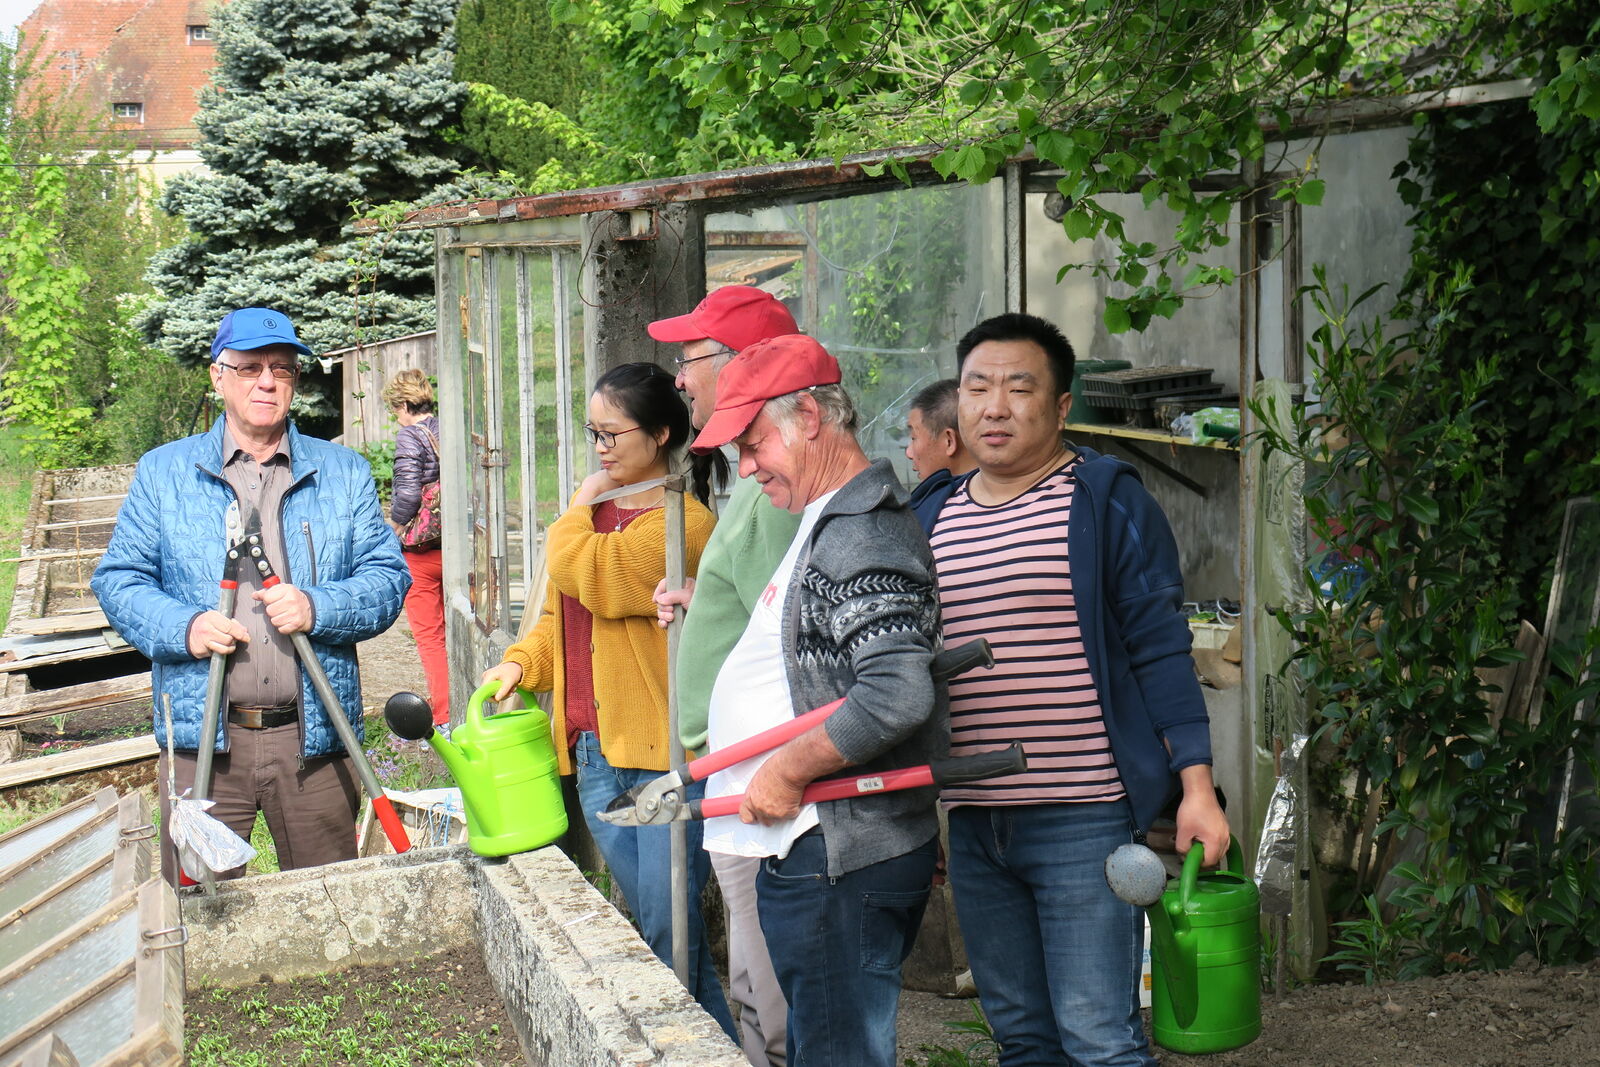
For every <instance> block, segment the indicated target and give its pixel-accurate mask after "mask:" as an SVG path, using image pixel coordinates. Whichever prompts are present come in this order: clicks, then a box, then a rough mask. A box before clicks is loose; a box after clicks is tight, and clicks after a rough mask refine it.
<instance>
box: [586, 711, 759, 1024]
mask: <svg viewBox="0 0 1600 1067" xmlns="http://www.w3.org/2000/svg"><path fill="white" fill-rule="evenodd" d="M572 755H573V762H574V763H575V764H576V765H577V768H578V803H579V804H581V805H582V806H583V821H584V823H586V824H587V825H588V827H589V832H590V833H591V834H593V835H594V840H595V844H597V845H599V846H600V855H602V856H604V857H605V860H606V866H607V867H609V868H610V869H611V878H612V880H613V881H614V882H616V884H617V888H618V889H620V890H622V897H623V899H624V900H626V901H627V903H628V910H629V911H631V912H632V913H633V917H634V920H635V921H636V922H637V923H638V924H639V933H640V935H641V936H642V937H643V938H644V940H645V944H647V945H649V946H650V951H652V952H654V953H655V954H656V958H657V959H659V960H661V962H662V963H664V964H666V965H667V966H668V967H671V966H672V832H671V830H669V829H668V828H667V827H664V826H639V827H631V826H612V825H611V824H610V823H608V822H602V821H600V820H599V819H598V818H596V817H595V813H596V812H598V811H603V810H605V807H606V805H607V804H609V803H610V802H611V800H612V799H613V798H614V797H615V796H616V795H617V794H618V793H623V792H626V791H627V790H629V789H632V788H633V787H634V786H636V785H638V784H639V783H641V782H648V781H651V780H653V779H655V778H658V777H660V775H661V772H660V771H643V770H636V769H633V768H628V767H613V766H611V764H609V763H607V762H606V758H605V757H604V756H602V755H601V754H600V739H599V738H597V737H596V736H595V735H594V734H592V733H587V732H585V733H580V734H579V735H578V744H577V746H576V747H575V748H574V749H573V753H572ZM704 793H705V785H704V783H699V784H697V785H695V786H692V787H691V788H690V789H689V795H690V797H691V798H698V797H700V796H701V795H702V794H704ZM688 825H689V992H690V993H691V994H692V995H693V996H694V998H695V999H696V1000H698V1001H699V1002H700V1006H701V1007H702V1008H704V1009H705V1010H706V1014H708V1015H710V1016H711V1017H712V1018H713V1019H715V1020H716V1022H717V1025H718V1026H720V1027H722V1029H723V1030H724V1031H726V1032H727V1035H728V1037H729V1038H730V1039H731V1040H733V1041H734V1042H735V1043H737V1042H738V1040H739V1039H738V1037H737V1036H735V1030H734V1026H733V1015H732V1013H731V1012H729V1011H728V1001H727V998H725V997H724V996H723V995H722V983H721V982H719V981H718V980H717V971H716V968H715V967H714V966H712V963H711V952H710V950H709V949H708V948H707V947H706V929H705V922H704V921H703V920H702V919H701V917H700V891H701V890H703V889H704V888H705V885H706V879H707V878H708V877H710V874H711V858H710V857H709V856H707V855H706V850H705V849H703V848H701V847H700V836H701V829H702V824H701V823H699V822H690V823H689V824H688Z"/></svg>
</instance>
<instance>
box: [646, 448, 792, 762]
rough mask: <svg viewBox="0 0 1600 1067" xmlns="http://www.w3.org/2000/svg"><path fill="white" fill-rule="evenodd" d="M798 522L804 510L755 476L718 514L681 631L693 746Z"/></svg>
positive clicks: (702, 739)
mask: <svg viewBox="0 0 1600 1067" xmlns="http://www.w3.org/2000/svg"><path fill="white" fill-rule="evenodd" d="M799 528H800V516H798V515H791V514H789V513H788V512H787V511H779V510H778V509H777V508H776V507H774V506H773V505H772V502H771V501H769V500H768V499H767V495H766V494H765V493H763V492H762V491H761V486H760V485H758V484H757V483H756V480H755V479H754V478H741V479H739V482H738V484H736V485H735V486H734V487H733V494H732V495H731V496H730V497H729V498H728V506H727V507H726V508H724V509H723V511H722V514H721V515H719V516H718V517H717V528H716V529H715V530H712V531H711V540H710V541H709V542H707V544H706V549H705V552H704V553H703V554H702V555H701V556H700V573H699V576H698V577H697V578H696V579H695V583H694V599H693V600H692V601H691V602H690V604H689V610H688V612H687V613H685V615H684V620H683V633H682V634H681V635H679V638H678V670H677V675H676V679H675V684H676V685H677V688H678V735H679V737H680V738H682V740H683V747H684V748H686V749H688V750H689V751H690V752H695V751H698V750H700V749H702V748H704V747H705V743H706V730H707V726H708V721H709V719H710V713H711V687H712V686H714V685H716V682H717V674H718V673H719V672H721V670H722V663H723V661H724V660H726V659H727V658H728V653H729V652H732V651H733V646H734V645H736V644H738V643H739V638H740V637H742V636H744V628H745V627H746V626H748V625H749V623H750V612H751V611H752V610H754V608H755V603H756V599H757V598H758V597H760V596H761V592H762V590H764V589H766V587H767V583H768V582H769V581H771V579H772V572H773V571H775V570H777V569H778V564H779V563H782V562H783V554H784V553H785V552H787V551H789V542H791V541H793V540H794V532H795V530H797V529H799Z"/></svg>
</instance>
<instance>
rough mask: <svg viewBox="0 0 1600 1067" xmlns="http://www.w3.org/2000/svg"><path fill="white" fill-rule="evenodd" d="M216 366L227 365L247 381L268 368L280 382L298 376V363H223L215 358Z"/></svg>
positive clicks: (254, 378) (292, 379)
mask: <svg viewBox="0 0 1600 1067" xmlns="http://www.w3.org/2000/svg"><path fill="white" fill-rule="evenodd" d="M217 366H219V367H227V368H228V369H229V370H231V371H233V373H235V374H237V375H238V376H239V377H241V378H244V379H246V380H247V381H255V380H256V379H258V378H260V377H261V372H262V371H264V370H270V371H271V372H272V376H273V377H274V378H276V379H278V381H280V382H292V381H294V380H295V379H296V378H298V377H300V364H298V363H224V362H222V360H220V359H219V360H217Z"/></svg>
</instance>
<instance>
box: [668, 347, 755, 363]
mask: <svg viewBox="0 0 1600 1067" xmlns="http://www.w3.org/2000/svg"><path fill="white" fill-rule="evenodd" d="M738 354H739V353H737V352H735V351H734V350H733V349H731V348H723V349H719V350H718V351H716V352H713V353H711V354H710V355H709V356H690V357H689V358H688V359H684V358H683V357H682V356H673V357H672V362H673V363H675V364H677V365H678V366H679V367H687V366H688V365H689V364H691V363H699V362H700V361H701V360H702V359H716V358H717V357H718V356H736V355H738Z"/></svg>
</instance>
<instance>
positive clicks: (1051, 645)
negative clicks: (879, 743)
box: [932, 457, 1123, 805]
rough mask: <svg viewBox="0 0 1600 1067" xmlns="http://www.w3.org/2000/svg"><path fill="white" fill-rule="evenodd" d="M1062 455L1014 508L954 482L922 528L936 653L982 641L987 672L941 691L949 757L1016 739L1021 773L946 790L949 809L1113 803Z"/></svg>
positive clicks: (1113, 776) (1111, 764)
mask: <svg viewBox="0 0 1600 1067" xmlns="http://www.w3.org/2000/svg"><path fill="white" fill-rule="evenodd" d="M1076 462H1077V458H1076V457H1074V458H1073V459H1072V460H1070V461H1068V462H1067V463H1066V464H1065V465H1064V466H1062V468H1061V469H1060V470H1058V471H1056V472H1055V473H1054V474H1051V475H1050V476H1049V477H1047V478H1046V479H1045V480H1044V481H1042V482H1040V483H1039V484H1038V485H1036V486H1034V487H1033V488H1032V489H1029V490H1028V491H1027V492H1025V493H1023V494H1022V495H1021V496H1019V497H1017V498H1016V499H1015V500H1011V501H1008V502H1006V503H1004V504H1000V505H997V506H995V507H986V506H984V505H982V504H979V503H977V502H976V501H974V500H973V499H972V498H971V497H970V496H968V495H967V487H966V486H962V487H961V488H960V489H959V490H957V491H956V492H955V493H954V494H953V495H952V496H951V497H950V499H949V500H948V501H947V502H946V503H945V505H944V509H943V510H942V511H941V512H940V513H939V522H938V524H937V525H936V526H935V527H934V530H933V537H932V543H933V558H934V561H935V562H936V563H937V565H938V569H939V608H940V612H941V614H942V617H943V623H944V640H945V644H946V645H948V646H955V645H959V644H961V643H962V642H964V641H968V640H971V639H972V638H977V637H987V638H988V639H989V644H990V645H991V646H992V647H993V649H994V657H995V665H994V669H993V670H987V671H982V670H980V671H973V672H971V673H970V674H967V675H965V676H963V677H961V678H957V679H954V680H952V681H951V683H950V754H951V755H952V756H970V755H972V754H973V753H976V752H985V751H989V750H991V749H995V748H999V747H1002V746H1003V745H1006V744H1009V743H1011V742H1012V741H1021V742H1022V747H1023V749H1024V751H1026V752H1027V754H1028V770H1027V771H1025V772H1024V773H1022V774H1013V775H1007V776H1005V777H1001V778H990V779H987V780H986V781H983V782H976V783H973V784H970V785H964V786H958V787H952V788H947V789H945V790H944V791H943V793H941V794H940V800H942V801H943V802H944V803H945V804H948V805H956V804H1054V803H1060V802H1063V801H1067V802H1084V801H1109V800H1116V799H1118V798H1120V797H1121V796H1122V795H1123V792H1122V780H1121V778H1119V777H1118V775H1117V765H1116V761H1115V760H1114V759H1113V758H1112V755H1111V744H1110V741H1109V740H1108V739H1107V737H1106V728H1105V722H1104V719H1103V718H1102V715H1101V710H1100V695H1099V693H1098V692H1097V691H1096V689H1095V684H1094V679H1093V678H1091V677H1090V675H1089V662H1088V660H1087V659H1086V658H1085V657H1084V652H1083V635H1082V634H1081V633H1080V631H1079V629H1078V609H1077V605H1076V602H1075V601H1074V600H1073V595H1072V567H1071V560H1070V555H1069V552H1068V549H1069V546H1068V544H1067V536H1066V534H1067V516H1068V514H1069V513H1070V512H1071V509H1072V491H1073V487H1074V484H1075V482H1074V479H1073V476H1072V473H1071V472H1072V466H1073V464H1074V463H1076Z"/></svg>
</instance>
